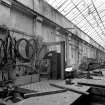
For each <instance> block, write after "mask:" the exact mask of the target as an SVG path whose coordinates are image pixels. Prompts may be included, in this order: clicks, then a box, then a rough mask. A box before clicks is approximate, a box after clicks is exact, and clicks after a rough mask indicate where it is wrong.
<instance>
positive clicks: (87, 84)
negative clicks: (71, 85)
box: [78, 82, 105, 88]
mask: <svg viewBox="0 0 105 105" xmlns="http://www.w3.org/2000/svg"><path fill="white" fill-rule="evenodd" d="M78 84H80V85H86V86H93V87H100V88H105V84H98V83H97V84H96V83H87V82H78Z"/></svg>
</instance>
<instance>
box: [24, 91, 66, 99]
mask: <svg viewBox="0 0 105 105" xmlns="http://www.w3.org/2000/svg"><path fill="white" fill-rule="evenodd" d="M66 91H67V90H66V89H60V90H56V91H49V92H42V93H27V94H24V98H25V99H26V98H30V97H37V96H44V95H51V94H57V93H63V92H66Z"/></svg>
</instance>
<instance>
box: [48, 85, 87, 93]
mask: <svg viewBox="0 0 105 105" xmlns="http://www.w3.org/2000/svg"><path fill="white" fill-rule="evenodd" d="M50 85H51V86H54V87H57V88H60V89H66V90H67V91H72V92H75V93H78V94H82V95H89V93H88V92H84V91H81V90H78V89H73V88H68V87H65V86H59V85H56V84H50Z"/></svg>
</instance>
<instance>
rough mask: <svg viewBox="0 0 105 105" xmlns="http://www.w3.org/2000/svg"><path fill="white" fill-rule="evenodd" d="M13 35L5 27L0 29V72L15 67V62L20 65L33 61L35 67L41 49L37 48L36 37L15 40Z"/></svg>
mask: <svg viewBox="0 0 105 105" xmlns="http://www.w3.org/2000/svg"><path fill="white" fill-rule="evenodd" d="M13 34H14V32H10V30H8V29H7V28H6V27H0V70H4V69H6V68H8V66H12V67H15V66H16V64H17V61H18V62H21V63H25V62H28V63H29V62H32V61H33V63H34V64H33V65H34V66H35V64H36V60H37V56H38V54H39V52H40V50H41V47H42V46H39V45H40V44H39V43H38V40H39V39H38V37H37V38H36V39H34V38H29V39H27V38H20V39H16V37H13ZM10 68H11V67H10ZM34 68H35V67H34Z"/></svg>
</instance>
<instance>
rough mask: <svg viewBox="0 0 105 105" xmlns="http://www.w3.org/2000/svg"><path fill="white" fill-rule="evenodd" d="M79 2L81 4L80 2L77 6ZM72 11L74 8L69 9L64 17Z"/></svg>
mask: <svg viewBox="0 0 105 105" xmlns="http://www.w3.org/2000/svg"><path fill="white" fill-rule="evenodd" d="M81 2H82V1H80V2H79V3H78V4H77V6H78V5H79V4H80V3H81ZM73 9H75V7H74V8H72V9H70V10H69V11H68V12H67V13H66V14H65V16H67V15H68V14H69V13H70V12H71V11H72V10H73Z"/></svg>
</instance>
